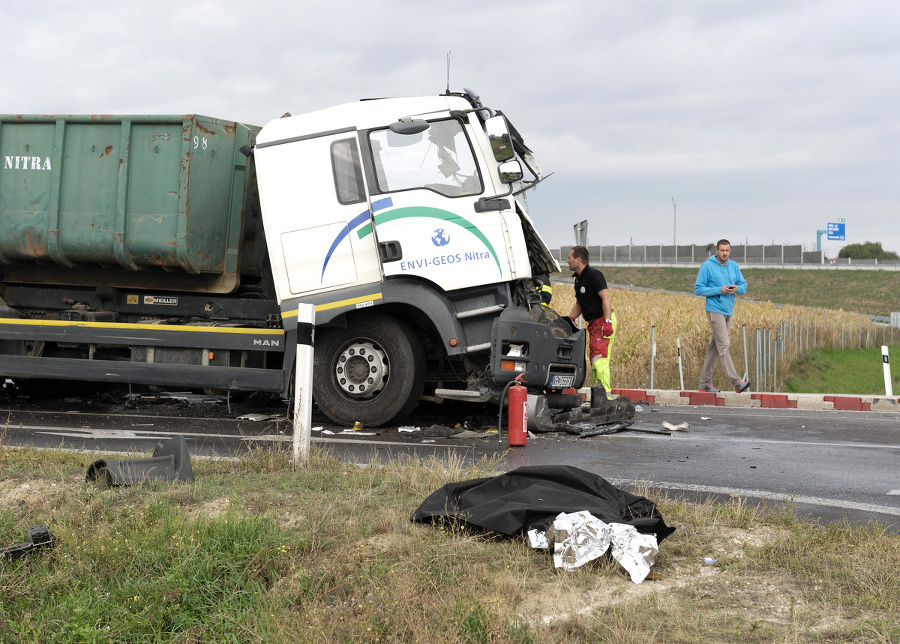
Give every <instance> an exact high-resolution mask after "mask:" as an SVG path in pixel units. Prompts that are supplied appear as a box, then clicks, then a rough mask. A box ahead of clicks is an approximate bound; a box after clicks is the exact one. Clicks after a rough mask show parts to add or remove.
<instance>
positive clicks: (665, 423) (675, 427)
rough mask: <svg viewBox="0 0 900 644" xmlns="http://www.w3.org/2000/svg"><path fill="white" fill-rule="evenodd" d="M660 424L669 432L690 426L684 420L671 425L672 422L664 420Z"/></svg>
mask: <svg viewBox="0 0 900 644" xmlns="http://www.w3.org/2000/svg"><path fill="white" fill-rule="evenodd" d="M662 426H663V427H665V428H666V429H668V430H669V431H670V432H683V431H684V430H686V429H687V428H688V427H690V424H688V423H687V422H686V421H685V422H681V423H678V424H677V425H673V424H672V423H670V422H668V421H665V420H664V421H663V423H662Z"/></svg>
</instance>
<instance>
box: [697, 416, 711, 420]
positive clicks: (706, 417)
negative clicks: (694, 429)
mask: <svg viewBox="0 0 900 644" xmlns="http://www.w3.org/2000/svg"><path fill="white" fill-rule="evenodd" d="M700 420H712V418H710V417H709V416H700Z"/></svg>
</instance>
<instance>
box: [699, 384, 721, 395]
mask: <svg viewBox="0 0 900 644" xmlns="http://www.w3.org/2000/svg"><path fill="white" fill-rule="evenodd" d="M698 391H705V392H707V393H710V394H717V393H719V390H718V389H716V388H715V387H713V386H712V385H700V388H699V389H698Z"/></svg>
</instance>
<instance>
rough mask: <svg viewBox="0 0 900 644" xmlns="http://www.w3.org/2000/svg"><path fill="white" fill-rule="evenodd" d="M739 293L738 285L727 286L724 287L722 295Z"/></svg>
mask: <svg viewBox="0 0 900 644" xmlns="http://www.w3.org/2000/svg"><path fill="white" fill-rule="evenodd" d="M736 292H737V284H726V285H725V286H723V287H722V295H730V294H732V293H736Z"/></svg>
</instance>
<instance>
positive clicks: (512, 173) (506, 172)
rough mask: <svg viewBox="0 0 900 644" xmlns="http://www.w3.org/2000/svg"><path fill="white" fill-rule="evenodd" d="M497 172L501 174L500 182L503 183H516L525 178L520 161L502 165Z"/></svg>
mask: <svg viewBox="0 0 900 644" xmlns="http://www.w3.org/2000/svg"><path fill="white" fill-rule="evenodd" d="M497 170H498V171H499V172H500V181H502V182H503V183H515V182H516V181H521V180H522V177H523V176H525V175H524V174H523V172H522V165H521V164H520V163H519V162H518V161H507V162H506V163H501V164H500V167H499V168H497Z"/></svg>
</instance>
